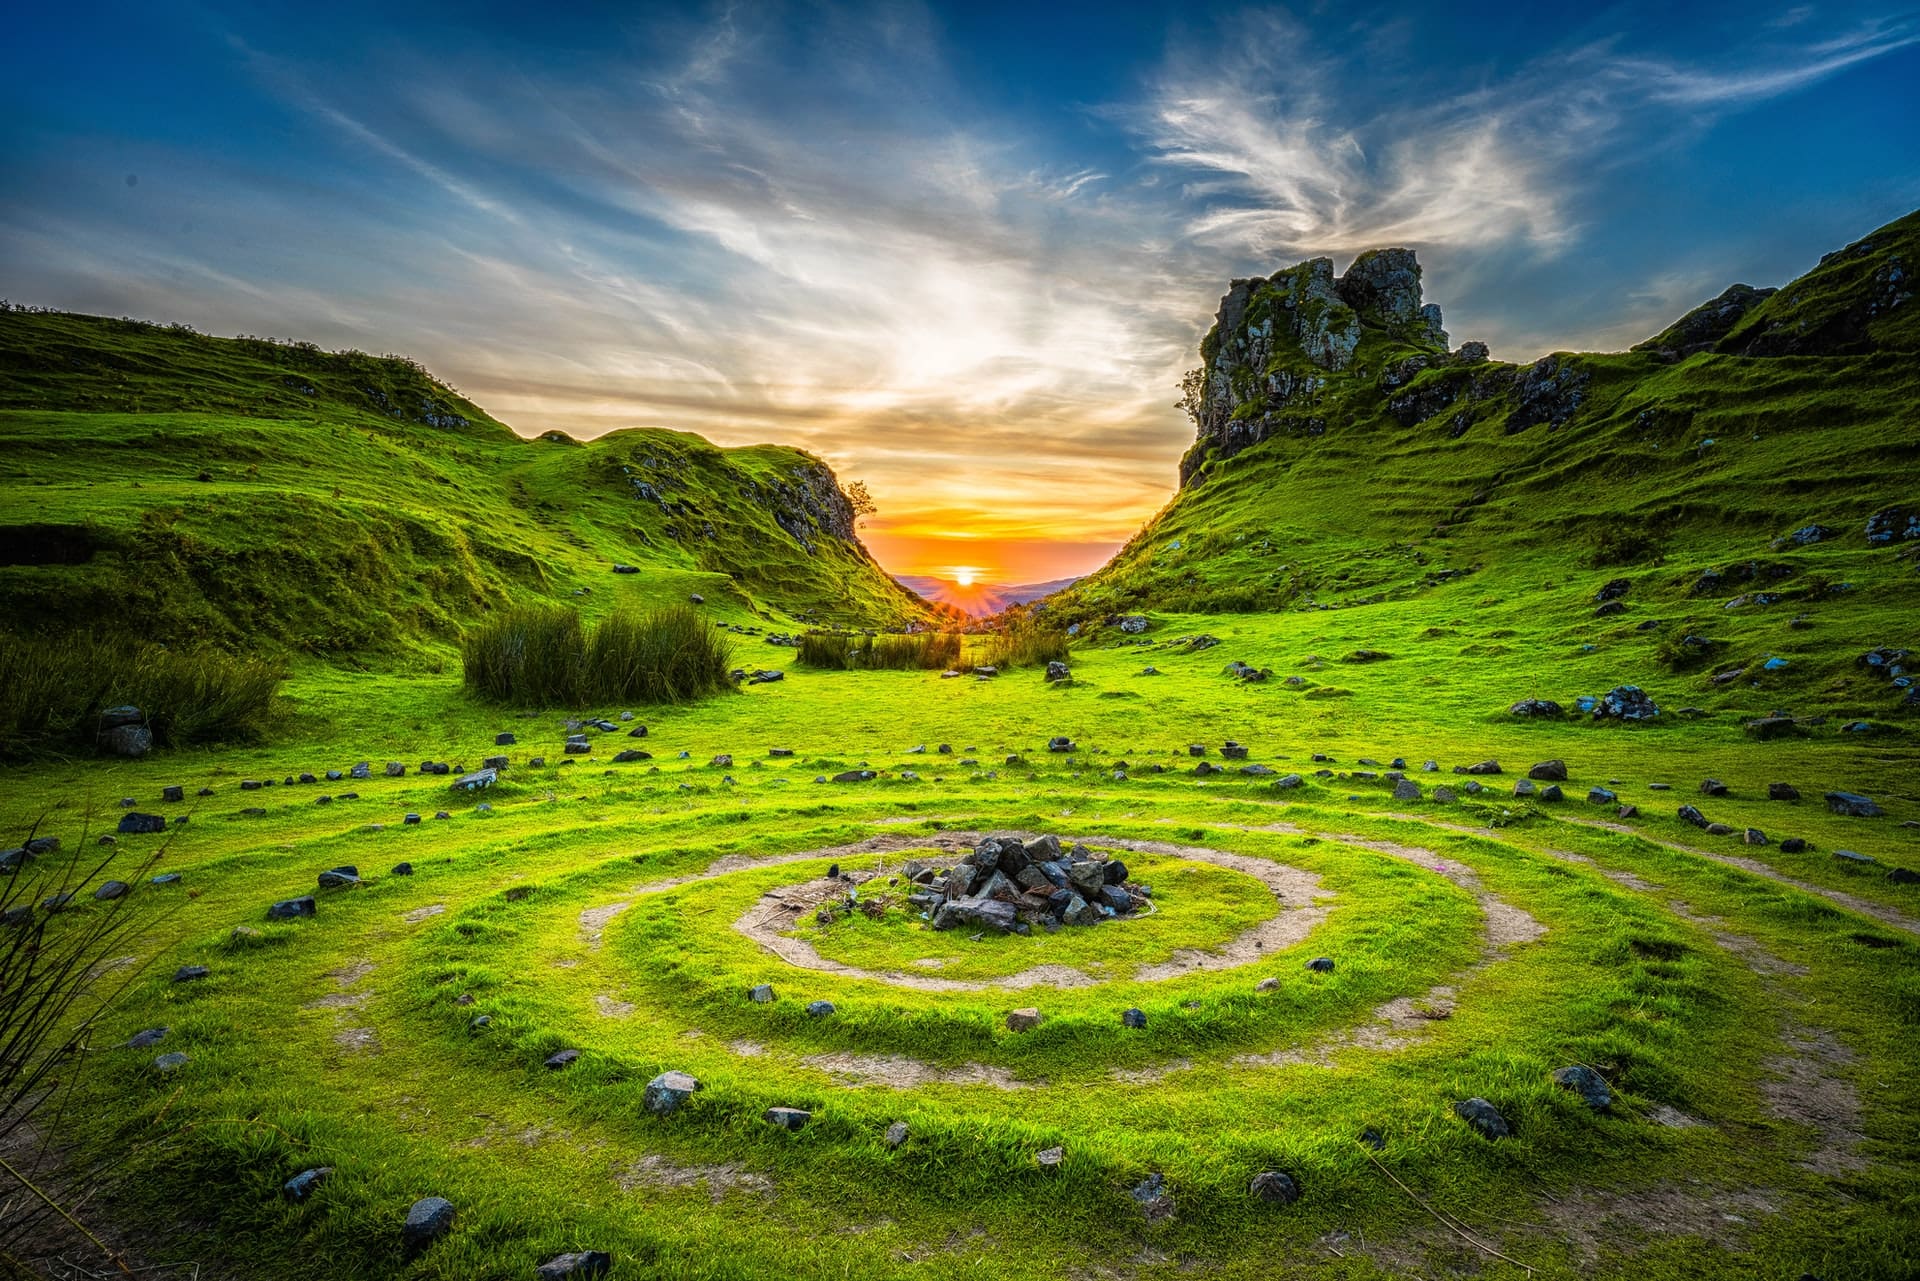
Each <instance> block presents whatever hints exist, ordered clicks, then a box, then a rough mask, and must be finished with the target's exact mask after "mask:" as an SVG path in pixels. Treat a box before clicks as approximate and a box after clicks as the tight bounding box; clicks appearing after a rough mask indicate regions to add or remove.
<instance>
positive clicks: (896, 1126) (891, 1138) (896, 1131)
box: [881, 1121, 908, 1148]
mask: <svg viewBox="0 0 1920 1281" xmlns="http://www.w3.org/2000/svg"><path fill="white" fill-rule="evenodd" d="M907 1134H908V1130H907V1123H906V1122H905V1121H895V1122H894V1123H893V1124H892V1125H890V1126H888V1127H887V1133H886V1137H885V1138H884V1139H882V1140H881V1141H882V1142H884V1143H885V1144H886V1145H887V1146H888V1147H889V1148H900V1147H903V1146H904V1145H905V1144H906V1141H907Z"/></svg>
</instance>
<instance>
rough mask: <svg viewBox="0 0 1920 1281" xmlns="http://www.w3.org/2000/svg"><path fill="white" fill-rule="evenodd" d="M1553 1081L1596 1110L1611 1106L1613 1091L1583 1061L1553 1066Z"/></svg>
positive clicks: (1602, 1110)
mask: <svg viewBox="0 0 1920 1281" xmlns="http://www.w3.org/2000/svg"><path fill="white" fill-rule="evenodd" d="M1553 1083H1554V1084H1555V1085H1557V1086H1559V1087H1560V1088H1561V1089H1563V1090H1572V1091H1574V1092H1575V1093H1577V1094H1579V1096H1580V1098H1581V1100H1582V1101H1583V1102H1584V1103H1586V1105H1587V1106H1588V1107H1590V1108H1592V1109H1594V1110H1595V1111H1597V1112H1604V1111H1605V1110H1606V1109H1608V1108H1610V1107H1612V1106H1613V1091H1612V1090H1611V1089H1609V1088H1608V1087H1607V1082H1606V1080H1605V1078H1603V1077H1602V1076H1601V1075H1600V1074H1599V1073H1598V1072H1596V1071H1594V1070H1593V1069H1592V1068H1590V1067H1588V1066H1586V1064H1584V1063H1575V1064H1572V1065H1571V1066H1568V1067H1563V1068H1555V1069H1554V1070H1553ZM1462 1115H1464V1113H1463V1114H1462Z"/></svg>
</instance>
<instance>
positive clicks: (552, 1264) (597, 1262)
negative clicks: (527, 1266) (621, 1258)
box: [533, 1250, 613, 1281]
mask: <svg viewBox="0 0 1920 1281" xmlns="http://www.w3.org/2000/svg"><path fill="white" fill-rule="evenodd" d="M612 1266H613V1256H612V1255H611V1254H608V1253H607V1252H606V1251H605V1250H576V1251H575V1252H573V1253H572V1254H556V1255H554V1256H553V1257H552V1258H551V1259H548V1260H547V1261H546V1262H545V1263H543V1264H541V1265H540V1266H539V1267H537V1268H535V1269H534V1270H533V1275H534V1276H535V1277H537V1278H539V1281H567V1278H570V1277H600V1276H605V1275H606V1274H607V1269H608V1268H611V1267H612Z"/></svg>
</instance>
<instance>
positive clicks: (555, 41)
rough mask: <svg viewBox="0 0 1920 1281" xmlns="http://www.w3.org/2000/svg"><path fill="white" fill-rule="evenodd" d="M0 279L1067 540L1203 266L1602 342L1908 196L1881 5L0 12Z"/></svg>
mask: <svg viewBox="0 0 1920 1281" xmlns="http://www.w3.org/2000/svg"><path fill="white" fill-rule="evenodd" d="M8 32H9V39H8V41H7V42H6V44H5V46H4V47H0V72H4V75H0V293H5V294H6V295H7V296H9V297H11V298H13V299H15V300H16V301H24V302H32V303H38V304H47V305H56V306H61V307H67V308H71V309H75V310H84V311H99V312H106V313H110V314H131V315H140V316H145V317H149V318H153V319H165V320H184V321H187V322H189V323H192V324H194V325H195V326H197V327H199V328H201V329H203V330H207V331H210V332H214V333H261V334H275V335H279V336H283V337H285V336H293V337H301V338H308V339H312V340H314V341H318V342H321V343H322V344H325V345H329V346H348V345H351V346H357V347H361V348H365V349H369V350H376V351H404V352H407V353H408V354H411V355H414V356H417V357H419V358H420V359H422V360H424V361H425V362H426V363H427V364H428V365H429V366H430V367H431V368H433V369H434V370H435V371H436V372H438V373H440V374H441V375H442V376H444V377H446V378H448V379H449V380H450V381H452V382H453V383H454V384H455V385H456V386H458V387H459V388H460V389H461V390H463V391H464V392H466V393H467V394H469V395H471V396H473V397H474V398H475V399H477V400H478V401H479V402H480V403H481V404H483V405H485V406H486V407H487V408H488V409H490V410H491V411H493V412H494V413H495V414H496V415H498V416H499V417H501V418H502V419H503V420H505V421H507V422H508V423H510V424H512V425H513V426H515V427H516V428H517V429H519V430H521V431H523V432H525V433H527V434H532V433H534V432H537V431H542V430H547V429H550V428H554V427H559V428H563V429H565V430H568V431H571V432H573V433H574V434H576V435H582V436H585V435H594V434H598V433H600V432H603V431H606V430H611V429H613V428H616V427H622V426H672V427H679V428H684V429H687V430H692V431H698V432H701V433H703V434H705V435H707V436H709V437H711V438H713V439H715V440H718V441H720V442H721V443H728V444H733V443H747V442H756V441H763V440H773V441H780V442H783V443H792V444H797V445H801V446H804V447H807V448H810V449H813V450H814V451H816V452H818V453H821V454H822V455H824V456H825V457H827V458H828V459H829V460H830V461H832V462H833V463H834V464H835V466H836V467H837V468H839V470H840V471H841V473H842V475H843V476H844V477H847V478H856V477H857V478H864V479H866V480H867V481H868V482H869V484H870V485H871V487H872V489H873V491H874V494H875V497H876V498H877V499H878V501H879V503H880V506H881V509H882V514H881V517H880V518H879V520H878V521H876V522H875V524H874V526H873V527H872V529H871V530H870V534H871V537H870V542H871V543H873V545H874V546H875V547H876V549H877V550H878V551H879V552H880V554H881V555H882V558H883V559H884V560H885V561H886V562H887V563H888V564H889V565H890V566H892V567H893V568H896V569H898V570H902V571H910V572H926V571H937V570H939V569H940V568H941V567H943V566H950V565H956V564H972V565H980V566H984V567H985V568H987V569H988V570H989V571H991V572H992V574H993V576H995V577H999V578H1002V579H1016V580H1017V579H1020V578H1050V577H1054V576H1056V575H1059V574H1064V573H1071V572H1078V571H1083V570H1085V569H1088V568H1091V567H1092V566H1093V565H1094V564H1097V563H1098V562H1099V561H1100V560H1101V559H1103V558H1104V555H1105V553H1106V551H1107V550H1109V549H1110V548H1111V547H1112V546H1113V544H1115V543H1117V542H1118V541H1120V540H1122V539H1124V538H1125V537H1126V536H1127V535H1128V534H1130V533H1131V532H1132V530H1133V529H1134V528H1136V527H1137V525H1138V524H1139V522H1140V521H1141V520H1142V519H1143V518H1145V517H1147V516H1149V515H1151V513H1152V512H1153V511H1154V510H1155V509H1157V508H1158V507H1159V506H1160V505H1161V504H1162V503H1163V502H1164V501H1165V500H1166V497H1167V495H1168V491H1169V489H1170V486H1171V483H1172V480H1173V475H1174V465H1175V462H1176V460H1177V459H1178V457H1179V455H1180V453H1181V451H1182V450H1183V449H1184V448H1185V447H1186V445H1187V443H1188V442H1189V440H1190V438H1191V428H1190V426H1189V425H1188V424H1187V423H1186V422H1185V421H1184V420H1183V419H1182V417H1181V415H1180V414H1179V412H1178V411H1177V410H1176V409H1174V407H1173V401H1174V398H1175V394H1176V385H1177V382H1178V378H1179V374H1180V371H1181V370H1182V369H1184V368H1186V367H1187V366H1189V365H1192V364H1194V363H1196V362H1197V357H1196V356H1195V355H1194V349H1195V346H1196V344H1197V342H1198V339H1199V337H1200V335H1201V334H1202V333H1203V332H1204V330H1205V328H1206V326H1207V324H1208V323H1209V320H1210V318H1211V314H1212V312H1213V309H1214V307H1215V305H1216V303H1217V300H1218V298H1219V295H1220V293H1221V292H1222V291H1223V289H1224V286H1225V282H1226V281H1227V280H1228V279H1229V278H1231V277H1233V276H1236V275H1248V274H1254V273H1262V274H1264V273H1266V272H1270V271H1272V270H1274V269H1275V268H1277V267H1280V266H1284V265H1286V264H1288V263H1290V262H1293V261H1297V260H1298V259H1300V258H1302V257H1306V256H1311V255H1314V254H1331V255H1332V256H1334V257H1335V258H1336V259H1337V260H1339V261H1340V262H1341V264H1342V265H1344V260H1345V259H1346V258H1349V257H1351V256H1352V255H1353V254H1354V253H1356V252H1357V251H1359V250H1361V249H1364V248H1368V247H1372V246H1381V245H1408V246H1412V247H1414V248H1416V249H1417V250H1418V251H1419V252H1420V256H1421V260H1422V262H1423V263H1424V264H1425V265H1426V269H1427V270H1426V291H1427V296H1428V298H1429V299H1430V300H1433V301H1437V302H1439V303H1440V304H1441V306H1442V308H1443V309H1444V310H1445V313H1446V318H1447V325H1448V328H1449V330H1450V331H1451V333H1452V335H1453V338H1454V340H1455V341H1456V342H1459V341H1462V340H1465V339H1469V338H1478V339H1481V340H1483V341H1486V342H1488V343H1490V344H1491V345H1492V347H1493V349H1494V354H1495V355H1496V356H1501V357H1505V358H1508V359H1531V358H1533V357H1535V356H1537V355H1540V354H1542V353H1544V352H1547V351H1551V350H1555V349H1568V348H1571V349H1582V348H1589V349H1591V348H1618V347H1622V346H1626V345H1628V344H1630V343H1632V342H1634V341H1637V340H1638V339H1639V338H1641V337H1644V336H1646V335H1647V334H1649V333H1652V332H1654V331H1656V330H1657V329H1659V328H1660V327H1661V326H1662V325H1663V324H1664V323H1665V322H1666V321H1667V320H1669V319H1671V318H1672V317H1673V316H1675V315H1677V314H1679V313H1680V312H1681V311H1684V310H1685V309H1686V308H1687V307H1689V306H1691V305H1692V304H1694V303H1695V302H1698V301H1700V300H1702V299H1704V298H1706V297H1709V296H1711V295H1712V294H1714V293H1717V292H1718V291H1719V290H1720V289H1721V288H1723V287H1724V286H1725V285H1726V284H1728V283H1730V282H1732V281H1734V280H1742V281H1746V282H1748V283H1753V284H1770V283H1779V282H1781V281H1783V280H1785V279H1787V278H1789V277H1791V276H1792V275H1794V274H1797V273H1798V272H1800V271H1804V270H1805V269H1806V268H1807V267H1809V266H1811V265H1812V263H1813V262H1814V261H1815V260H1816V259H1817V258H1818V257H1819V255H1820V254H1821V253H1823V252H1825V251H1827V250H1829V249H1833V248H1836V247H1838V246H1839V245H1841V244H1844V243H1845V242H1847V241H1848V240H1850V239H1853V238H1855V237H1857V236H1859V235H1862V234H1864V233H1865V232H1867V231H1868V230H1871V229H1872V228H1873V227H1875V226H1877V225H1879V224H1881V223H1883V222H1886V221H1889V220H1891V219H1892V218H1895V217H1897V216H1899V215H1901V214H1903V213H1906V212H1908V211H1910V210H1912V209H1913V208H1915V207H1916V206H1920V11H1915V10H1902V9H1898V8H1888V7H1884V6H1861V5H1824V4H1823V5H1795V6H1786V5H1782V6H1777V7H1769V6H1765V5H1753V4H1742V5H1723V6H1715V5H1691V4H1690V5H1674V4H1664V5H1652V4H1628V5H1596V4H1588V5H1581V6H1567V7H1564V8H1562V7H1558V6H1547V5H1528V6H1513V7H1511V8H1505V9H1503V8H1501V7H1498V6H1488V5H1481V6H1470V7H1461V6H1436V5H1430V4H1420V5H1412V4H1406V5H1380V6H1369V5H1355V4H1324V5H1300V6H1293V7H1290V8H1257V7H1255V8H1241V7H1231V8H1228V7H1219V8H1207V9H1202V8H1200V7H1197V6H1191V5H1171V4H1168V5H1135V6H1127V5H1113V4H1107V5H1035V4H1026V5H980V4H969V5H954V6H942V5H930V6H916V5H912V4H885V5H877V6H871V7H861V6H845V5H832V6H826V5H780V4H760V5H749V4H735V5H716V6H712V7H706V8H701V7H698V6H672V7H666V6H662V7H659V8H653V7H649V6H635V5H623V6H612V5H609V6H580V5H561V6H544V7H541V8H538V9H534V8H522V7H518V6H508V5H488V4H474V3H467V4H461V5H458V6H453V5H449V6H445V7H430V6H417V5H406V4H392V3H389V4H386V5H381V6H363V5H355V4H339V5H332V6H311V5H308V6H301V7H278V6H272V5H261V4H248V5H238V4H235V5H223V4H219V3H203V4H194V5H182V4H173V3H169V2H168V0H153V2H152V3H148V4H141V5H137V6H136V5H127V6H114V7H102V6H92V5H87V4H74V5H65V6H36V7H33V8H27V7H24V6H20V7H16V11H15V12H13V13H12V14H10V16H9V20H8Z"/></svg>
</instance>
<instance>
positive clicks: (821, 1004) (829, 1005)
mask: <svg viewBox="0 0 1920 1281" xmlns="http://www.w3.org/2000/svg"><path fill="white" fill-rule="evenodd" d="M833 1012H834V1005H833V1002H832V1001H808V1002H807V1013H808V1014H811V1015H812V1016H813V1017H814V1018H816V1019H824V1018H826V1017H827V1016H828V1015H829V1014H832V1013H833Z"/></svg>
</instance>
